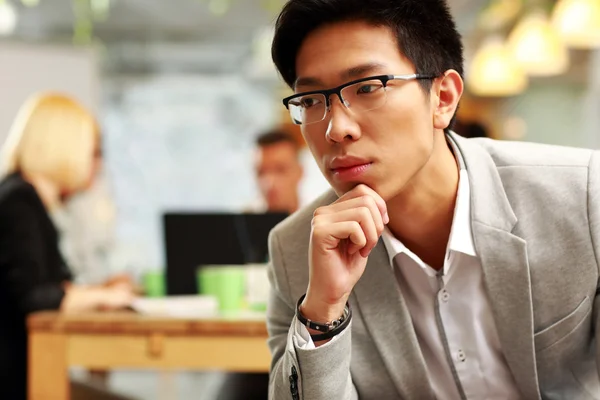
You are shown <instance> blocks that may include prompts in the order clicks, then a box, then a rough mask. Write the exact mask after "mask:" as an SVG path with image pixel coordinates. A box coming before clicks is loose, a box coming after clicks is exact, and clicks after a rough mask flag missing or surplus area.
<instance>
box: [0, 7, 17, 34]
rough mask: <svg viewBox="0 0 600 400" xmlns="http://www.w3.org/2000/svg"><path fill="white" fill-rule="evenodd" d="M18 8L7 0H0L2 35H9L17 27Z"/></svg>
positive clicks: (0, 28) (0, 30)
mask: <svg viewBox="0 0 600 400" xmlns="http://www.w3.org/2000/svg"><path fill="white" fill-rule="evenodd" d="M17 20H18V15H17V10H16V9H15V7H14V6H13V5H12V4H10V3H9V2H7V1H6V0H0V36H8V35H10V34H12V33H13V32H14V31H15V28H16V27H17Z"/></svg>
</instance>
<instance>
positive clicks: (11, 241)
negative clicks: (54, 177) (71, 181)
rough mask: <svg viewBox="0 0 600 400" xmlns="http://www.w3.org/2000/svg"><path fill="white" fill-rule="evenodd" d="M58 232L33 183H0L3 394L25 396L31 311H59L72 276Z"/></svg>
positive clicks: (18, 179) (17, 399)
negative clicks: (28, 330) (27, 320)
mask: <svg viewBox="0 0 600 400" xmlns="http://www.w3.org/2000/svg"><path fill="white" fill-rule="evenodd" d="M58 240H59V239H58V233H57V231H56V228H55V227H54V224H53V223H52V220H51V219H50V216H49V215H48V212H47V211H46V208H45V207H44V204H43V203H42V200H41V199H40V197H39V195H38V194H37V192H36V190H35V189H34V187H33V186H32V185H30V184H29V183H28V182H26V181H25V180H24V179H23V177H22V176H21V175H20V174H18V173H14V174H11V175H8V176H6V177H5V178H4V179H3V180H2V181H1V182H0V398H2V399H11V400H13V399H14V400H22V399H26V398H27V396H26V393H27V328H26V318H27V315H28V314H30V313H32V312H35V311H40V310H56V309H58V308H59V306H60V303H61V301H62V299H63V297H64V290H63V283H64V282H65V281H69V280H71V273H70V272H69V269H68V268H67V266H66V264H65V262H64V260H63V258H62V256H61V254H60V250H59V247H58Z"/></svg>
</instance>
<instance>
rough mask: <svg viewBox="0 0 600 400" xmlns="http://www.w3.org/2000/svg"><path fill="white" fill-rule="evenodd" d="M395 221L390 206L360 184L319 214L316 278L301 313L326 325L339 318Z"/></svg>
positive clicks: (313, 243) (312, 250)
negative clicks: (390, 222) (385, 233)
mask: <svg viewBox="0 0 600 400" xmlns="http://www.w3.org/2000/svg"><path fill="white" fill-rule="evenodd" d="M388 222H389V217H388V214H387V207H386V204H385V201H383V199H382V198H381V196H379V195H378V194H377V193H376V192H375V191H374V190H372V189H371V188H369V187H368V186H366V185H358V186H356V187H355V188H354V189H352V190H350V191H349V192H347V193H346V194H344V195H343V196H342V197H340V198H339V199H338V200H337V201H336V202H334V203H333V204H331V205H329V206H325V207H320V208H318V209H317V210H315V213H314V218H313V220H312V232H311V238H310V247H309V263H310V266H309V268H310V277H309V284H308V290H307V293H306V297H305V299H304V301H303V302H302V305H301V306H300V310H301V312H302V314H303V315H304V316H306V317H307V318H309V319H311V320H313V321H316V322H320V323H324V322H329V321H332V320H334V319H337V318H339V317H340V316H341V315H342V313H343V312H344V307H345V304H346V301H347V299H348V297H349V296H350V293H351V292H352V289H353V288H354V285H356V283H357V282H358V280H359V279H360V277H361V276H362V274H363V272H364V270H365V266H366V265H367V258H368V256H369V254H370V253H371V250H373V248H374V247H375V246H376V245H377V242H378V240H379V237H380V236H381V233H382V232H383V229H384V226H385V224H387V223H388Z"/></svg>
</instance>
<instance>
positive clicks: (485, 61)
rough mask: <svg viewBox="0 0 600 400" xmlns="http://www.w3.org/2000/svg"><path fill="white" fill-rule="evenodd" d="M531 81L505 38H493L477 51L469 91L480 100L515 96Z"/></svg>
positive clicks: (471, 66) (470, 72)
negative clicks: (516, 60)
mask: <svg viewBox="0 0 600 400" xmlns="http://www.w3.org/2000/svg"><path fill="white" fill-rule="evenodd" d="M527 83H528V79H527V76H526V75H525V73H524V72H523V70H522V69H521V67H520V66H519V65H518V63H516V62H515V60H514V58H513V57H512V54H511V52H510V51H509V50H508V48H507V47H506V45H505V43H504V41H503V40H502V38H501V37H497V36H494V37H491V38H489V39H487V40H486V41H485V42H484V43H483V45H482V46H481V47H480V48H479V50H477V53H476V54H475V56H474V57H473V61H472V63H471V65H470V67H469V73H468V76H467V87H468V89H469V90H470V91H471V93H473V94H474V95H476V96H494V97H502V96H514V95H517V94H519V93H521V92H523V91H524V90H525V89H526V88H527Z"/></svg>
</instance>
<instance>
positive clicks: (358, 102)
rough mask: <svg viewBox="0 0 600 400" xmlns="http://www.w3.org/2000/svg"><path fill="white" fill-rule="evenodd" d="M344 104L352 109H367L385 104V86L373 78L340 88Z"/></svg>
mask: <svg viewBox="0 0 600 400" xmlns="http://www.w3.org/2000/svg"><path fill="white" fill-rule="evenodd" d="M342 97H343V98H344V101H345V102H346V106H347V107H348V108H350V109H351V110H353V111H356V112H360V111H369V110H373V109H375V108H378V107H381V106H382V105H384V104H385V98H386V94H385V86H383V83H381V81H380V80H378V79H374V80H370V81H365V82H359V83H355V84H353V85H350V86H346V87H345V88H343V89H342Z"/></svg>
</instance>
